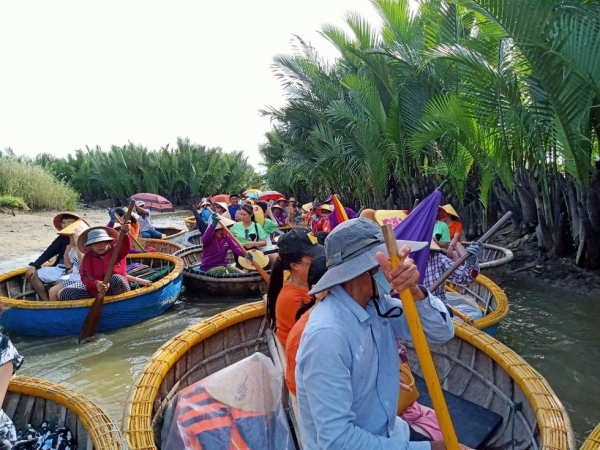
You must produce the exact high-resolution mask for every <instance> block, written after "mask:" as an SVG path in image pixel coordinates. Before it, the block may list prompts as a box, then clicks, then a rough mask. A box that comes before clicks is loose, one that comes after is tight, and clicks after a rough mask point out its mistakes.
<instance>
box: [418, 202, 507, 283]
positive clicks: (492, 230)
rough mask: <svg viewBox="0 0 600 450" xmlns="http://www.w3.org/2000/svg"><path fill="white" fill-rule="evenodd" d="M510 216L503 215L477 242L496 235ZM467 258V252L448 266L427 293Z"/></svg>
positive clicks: (442, 281)
mask: <svg viewBox="0 0 600 450" xmlns="http://www.w3.org/2000/svg"><path fill="white" fill-rule="evenodd" d="M510 216H512V212H511V211H508V212H507V213H506V214H504V215H503V216H502V217H501V218H500V220H499V221H498V222H496V224H495V225H494V226H493V227H492V228H490V229H489V230H488V231H487V233H485V234H484V235H483V236H481V238H480V239H479V241H478V242H481V243H483V242H485V241H487V240H488V239H489V238H491V237H492V236H493V235H494V234H495V233H496V231H498V230H499V229H500V227H501V226H502V225H504V224H505V223H506V221H507V220H508V219H510ZM469 256H471V254H470V253H468V252H467V253H465V254H464V255H462V256H461V257H460V258H458V260H457V261H456V262H455V263H454V264H452V266H450V268H449V269H448V270H446V271H445V272H444V274H443V275H442V276H441V277H439V278H438V279H437V280H436V282H435V283H433V284H432V285H431V286H430V287H429V292H433V291H435V290H436V289H437V288H439V287H440V286H441V285H442V284H443V283H444V282H445V281H446V280H447V279H448V277H449V276H450V275H452V273H453V272H454V271H455V270H456V269H458V268H459V267H460V266H461V265H462V263H464V262H465V261H466V260H467V259H469Z"/></svg>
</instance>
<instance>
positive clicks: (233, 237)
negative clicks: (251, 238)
mask: <svg viewBox="0 0 600 450" xmlns="http://www.w3.org/2000/svg"><path fill="white" fill-rule="evenodd" d="M208 209H209V211H210V212H211V213H212V214H214V213H215V212H214V211H213V210H212V209H211V208H208ZM219 220H220V219H219ZM221 228H223V231H225V233H227V234H228V235H229V237H230V238H231V239H233V242H235V243H236V244H237V246H238V247H239V248H241V249H242V251H243V252H244V256H246V259H248V251H247V250H246V247H244V246H243V245H242V244H240V241H238V240H237V238H236V237H235V236H234V235H233V233H232V232H231V230H230V229H229V228H227V227H226V226H225V225H223V224H221ZM250 262H252V265H253V266H254V267H255V268H256V270H258V273H260V276H261V277H263V280H265V283H267V284H269V283H270V282H271V277H270V276H269V274H268V273H267V272H265V269H263V268H262V267H260V264H258V263H257V262H256V261H255V260H254V258H252V259H251V260H250Z"/></svg>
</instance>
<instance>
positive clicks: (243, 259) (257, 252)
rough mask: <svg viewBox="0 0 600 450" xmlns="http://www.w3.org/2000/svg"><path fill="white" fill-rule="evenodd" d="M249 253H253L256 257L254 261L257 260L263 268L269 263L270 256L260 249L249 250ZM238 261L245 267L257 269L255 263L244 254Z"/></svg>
mask: <svg viewBox="0 0 600 450" xmlns="http://www.w3.org/2000/svg"><path fill="white" fill-rule="evenodd" d="M248 253H252V258H254V261H256V262H257V263H258V265H259V266H260V267H261V268H263V267H266V266H267V264H269V257H268V256H267V255H265V254H264V253H263V252H261V251H260V250H249V251H248ZM238 262H239V263H240V266H242V267H243V268H244V269H248V270H256V267H254V264H252V262H251V261H250V260H249V259H247V258H246V257H244V256H240V257H238Z"/></svg>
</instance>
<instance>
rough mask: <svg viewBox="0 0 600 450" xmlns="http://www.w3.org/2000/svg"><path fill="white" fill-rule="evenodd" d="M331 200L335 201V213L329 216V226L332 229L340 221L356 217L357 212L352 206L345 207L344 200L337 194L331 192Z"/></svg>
mask: <svg viewBox="0 0 600 450" xmlns="http://www.w3.org/2000/svg"><path fill="white" fill-rule="evenodd" d="M331 201H332V202H333V211H334V213H335V214H331V215H330V216H329V226H330V227H331V229H332V230H333V229H334V228H335V227H337V226H338V225H339V224H340V223H342V222H345V221H346V220H348V219H354V217H356V214H355V213H354V211H353V210H352V208H348V207H344V205H342V202H341V201H340V198H339V197H338V195H337V194H331Z"/></svg>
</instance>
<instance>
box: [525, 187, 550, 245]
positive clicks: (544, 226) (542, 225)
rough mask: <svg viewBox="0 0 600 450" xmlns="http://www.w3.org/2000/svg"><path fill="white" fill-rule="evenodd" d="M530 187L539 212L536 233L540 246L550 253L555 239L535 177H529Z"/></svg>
mask: <svg viewBox="0 0 600 450" xmlns="http://www.w3.org/2000/svg"><path fill="white" fill-rule="evenodd" d="M529 188H530V189H531V192H532V194H533V198H534V200H535V208H536V213H537V221H538V225H537V227H536V233H537V235H538V247H540V246H541V247H543V248H544V250H545V251H546V253H549V252H551V251H552V249H553V248H554V239H552V230H550V227H549V226H548V221H547V218H546V216H545V215H544V211H545V209H546V208H544V207H543V204H542V198H541V196H540V191H539V190H538V186H537V184H536V183H535V180H534V179H533V178H531V177H530V178H529Z"/></svg>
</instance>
